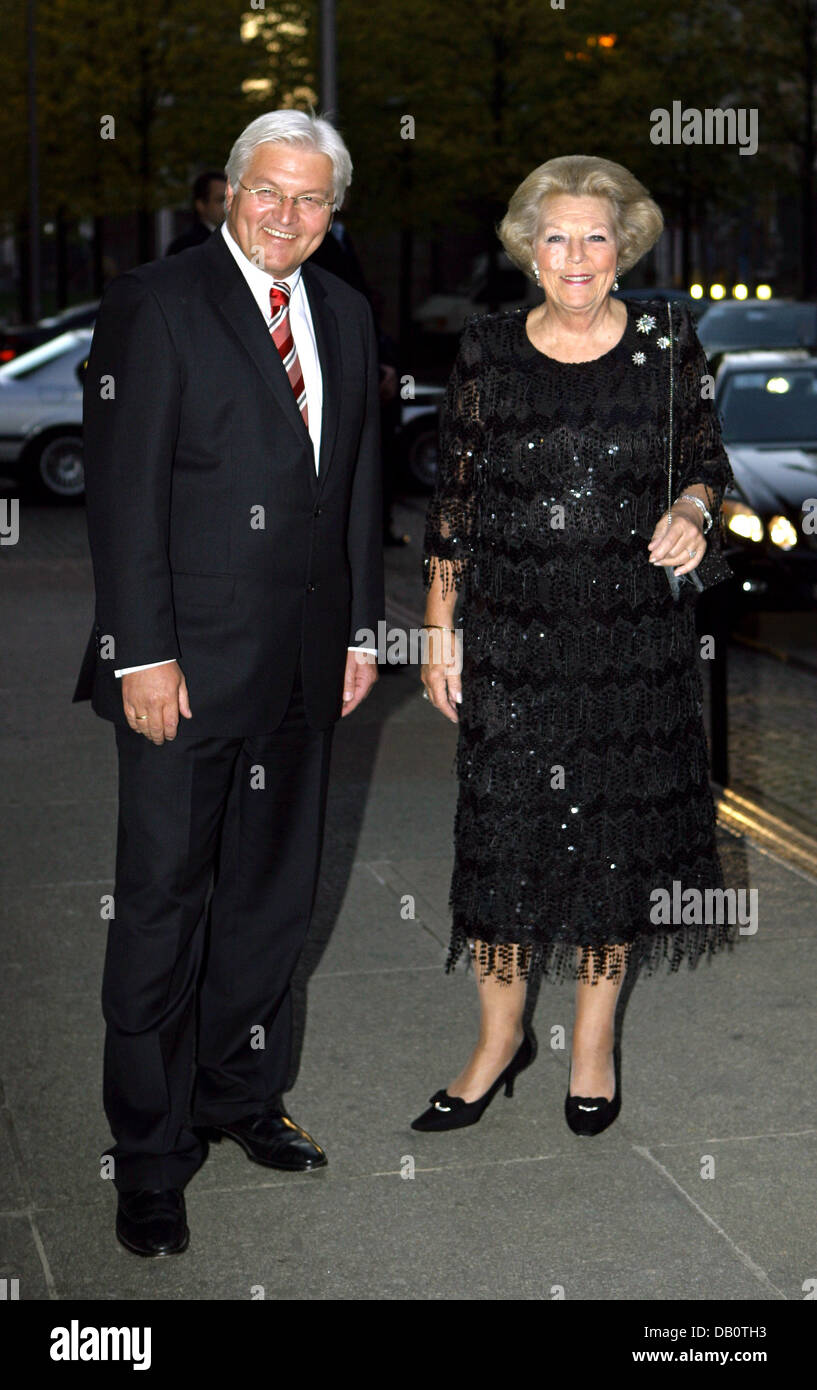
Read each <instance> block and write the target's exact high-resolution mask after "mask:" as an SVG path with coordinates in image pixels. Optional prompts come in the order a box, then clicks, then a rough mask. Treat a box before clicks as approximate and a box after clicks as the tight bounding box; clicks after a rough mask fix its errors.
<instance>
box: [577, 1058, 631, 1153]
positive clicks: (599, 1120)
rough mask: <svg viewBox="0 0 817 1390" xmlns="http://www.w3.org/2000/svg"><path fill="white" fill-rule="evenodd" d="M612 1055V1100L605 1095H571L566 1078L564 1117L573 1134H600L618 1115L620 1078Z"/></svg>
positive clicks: (616, 1061) (619, 1107)
mask: <svg viewBox="0 0 817 1390" xmlns="http://www.w3.org/2000/svg"><path fill="white" fill-rule="evenodd" d="M613 1057H614V1059H615V1063H616V1067H615V1071H616V1093H615V1095H614V1096H613V1099H612V1100H607V1098H606V1096H572V1095H571V1094H570V1081H569V1080H568V1083H567V1095H566V1096H565V1119H566V1120H567V1123H568V1125H569V1127H570V1128H571V1129H572V1130H573V1133H574V1134H580V1135H591V1134H601V1132H602V1130H604V1129H607V1128H608V1127H609V1126H610V1125H611V1124H612V1123H613V1121H614V1120H615V1119H616V1117H617V1116H618V1113H619V1111H620V1109H621V1078H620V1076H619V1067H618V1058H617V1056H616V1054H615V1053H614V1054H613Z"/></svg>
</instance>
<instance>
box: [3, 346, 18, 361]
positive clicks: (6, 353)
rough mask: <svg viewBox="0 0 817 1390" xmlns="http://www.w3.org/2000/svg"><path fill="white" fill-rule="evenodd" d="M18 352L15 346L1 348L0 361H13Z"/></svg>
mask: <svg viewBox="0 0 817 1390" xmlns="http://www.w3.org/2000/svg"><path fill="white" fill-rule="evenodd" d="M16 356H17V353H16V352H15V351H14V348H3V349H2V350H0V362H13V361H14V359H15V357H16Z"/></svg>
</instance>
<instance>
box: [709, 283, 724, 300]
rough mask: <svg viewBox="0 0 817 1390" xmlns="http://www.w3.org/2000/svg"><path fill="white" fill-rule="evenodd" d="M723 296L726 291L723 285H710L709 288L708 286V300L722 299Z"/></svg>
mask: <svg viewBox="0 0 817 1390" xmlns="http://www.w3.org/2000/svg"><path fill="white" fill-rule="evenodd" d="M725 294H726V290H725V289H724V287H723V285H710V286H709V298H710V299H723V296H724V295H725Z"/></svg>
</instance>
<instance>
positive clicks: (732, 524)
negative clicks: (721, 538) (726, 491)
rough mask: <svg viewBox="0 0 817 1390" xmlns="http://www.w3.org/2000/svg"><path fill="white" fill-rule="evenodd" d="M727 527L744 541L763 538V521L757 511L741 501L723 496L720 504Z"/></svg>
mask: <svg viewBox="0 0 817 1390" xmlns="http://www.w3.org/2000/svg"><path fill="white" fill-rule="evenodd" d="M721 511H722V512H723V517H724V520H725V522H726V526H727V529H728V530H729V531H731V532H732V533H733V534H734V535H736V536H740V538H741V540H744V541H762V540H763V522H762V521H761V519H760V517H759V516H758V514H757V512H753V511H752V508H751V507H747V506H745V504H744V503H743V502H733V501H732V500H731V498H728V497H725V498H724V499H723V504H722V506H721Z"/></svg>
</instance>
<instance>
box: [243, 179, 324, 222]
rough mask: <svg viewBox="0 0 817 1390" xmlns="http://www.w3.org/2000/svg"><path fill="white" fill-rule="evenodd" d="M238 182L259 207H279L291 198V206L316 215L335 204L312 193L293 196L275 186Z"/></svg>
mask: <svg viewBox="0 0 817 1390" xmlns="http://www.w3.org/2000/svg"><path fill="white" fill-rule="evenodd" d="M238 182H239V184H241V187H242V188H243V189H244V192H245V193H251V194H252V196H253V198H254V199H255V201H256V203H257V204H258V206H259V207H260V208H280V207H283V205H284V203H286V202H289V201H290V199H291V201H292V206H293V208H300V210H301V211H302V212H306V213H311V214H313V215H314V216H317V215H318V213H321V212H326V209H327V208H333V207H334V206H335V204H334V203H327V201H326V199H325V198H317V197H316V196H315V194H314V193H298V194H297V195H296V196H295V197H294V198H293V197H292V195H291V194H289V193H281V192H280V191H279V190H278V189H277V188H269V187H267V186H263V187H261V188H248V187H247V185H246V184H245V183H241V179H239V180H238Z"/></svg>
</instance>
